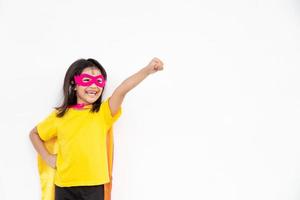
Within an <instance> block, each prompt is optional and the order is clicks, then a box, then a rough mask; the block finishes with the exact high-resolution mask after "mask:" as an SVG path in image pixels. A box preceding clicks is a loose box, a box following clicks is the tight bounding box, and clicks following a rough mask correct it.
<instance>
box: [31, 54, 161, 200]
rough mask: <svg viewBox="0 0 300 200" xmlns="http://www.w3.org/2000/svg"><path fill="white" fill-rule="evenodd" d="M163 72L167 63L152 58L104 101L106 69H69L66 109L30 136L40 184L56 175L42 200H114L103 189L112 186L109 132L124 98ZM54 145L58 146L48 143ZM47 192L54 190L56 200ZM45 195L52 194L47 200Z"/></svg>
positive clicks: (86, 62)
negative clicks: (132, 90)
mask: <svg viewBox="0 0 300 200" xmlns="http://www.w3.org/2000/svg"><path fill="white" fill-rule="evenodd" d="M162 69H163V62H162V61H161V60H160V59H158V58H153V59H152V60H151V61H150V63H149V64H148V65H147V66H146V67H144V68H142V69H141V70H140V71H138V72H137V73H135V74H134V75H132V76H130V77H129V78H127V79H126V80H125V81H123V82H122V84H120V85H119V86H118V87H117V88H116V89H115V91H114V92H113V94H112V95H111V96H110V97H108V98H107V99H106V100H104V101H103V102H102V94H103V90H104V88H105V85H106V79H107V75H106V71H105V69H104V68H103V67H102V65H101V64H100V63H98V62H97V61H96V60H94V59H79V60H77V61H75V62H74V63H73V64H72V65H71V66H70V67H69V69H68V70H67V72H66V75H65V79H64V85H63V92H64V100H63V103H62V105H60V106H59V107H56V108H55V109H54V110H53V111H52V112H51V113H50V115H48V116H47V117H46V118H45V119H44V120H43V121H41V122H40V123H38V124H37V126H36V127H34V128H33V129H32V130H31V132H30V140H31V142H32V144H33V146H34V148H35V150H36V151H37V152H38V156H39V158H40V160H39V172H40V176H41V180H42V181H44V180H45V181H48V182H49V179H51V173H53V182H52V183H53V184H52V186H53V190H51V186H49V184H48V185H42V190H43V191H42V199H53V198H55V200H67V199H68V200H78V199H82V200H103V199H104V197H105V199H110V191H109V193H106V187H104V186H109V184H111V181H112V180H111V167H112V166H111V165H112V163H111V162H112V156H111V155H112V154H111V153H112V149H111V147H109V148H107V144H108V143H107V141H108V138H109V137H110V138H111V137H112V136H111V134H110V135H109V133H110V132H111V130H112V126H113V124H114V123H115V122H116V121H117V119H118V118H119V117H120V115H121V113H122V109H121V104H122V102H123V100H124V97H125V95H126V94H127V93H128V92H129V91H130V90H131V89H133V88H134V87H135V86H136V85H138V84H139V83H140V82H141V81H143V80H144V79H145V78H146V77H147V76H148V75H150V74H152V73H154V72H157V71H159V70H162ZM51 141H54V142H52V144H51V143H49V144H48V143H47V142H51ZM51 145H53V146H51ZM43 163H44V165H43ZM47 167H48V168H49V169H47ZM51 170H52V171H51ZM41 172H43V174H41ZM110 186H111V185H110ZM49 191H54V192H53V193H54V194H53V196H52V197H49V195H50V194H49ZM43 192H47V193H48V195H47V197H46V196H45V195H44V196H43ZM104 193H105V195H104Z"/></svg>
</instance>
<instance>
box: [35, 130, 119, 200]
mask: <svg viewBox="0 0 300 200" xmlns="http://www.w3.org/2000/svg"><path fill="white" fill-rule="evenodd" d="M113 136H114V135H113V128H111V129H110V130H108V132H107V139H106V147H107V155H108V156H107V158H108V170H109V177H110V182H108V183H105V184H104V200H110V199H111V189H112V167H113V154H114V138H113ZM56 140H57V139H56V138H53V139H51V140H49V141H46V142H45V146H46V148H47V150H48V152H49V153H51V154H57V152H58V143H57V142H56ZM37 160H38V170H39V175H40V185H41V189H42V193H41V194H42V200H54V197H55V187H54V176H55V169H53V168H51V167H50V166H48V165H47V164H46V162H45V161H44V160H43V159H42V157H41V156H40V155H39V154H38V157H37Z"/></svg>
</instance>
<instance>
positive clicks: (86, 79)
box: [82, 78, 90, 82]
mask: <svg viewBox="0 0 300 200" xmlns="http://www.w3.org/2000/svg"><path fill="white" fill-rule="evenodd" d="M82 81H83V82H89V81H90V79H89V78H84V79H83V80H82Z"/></svg>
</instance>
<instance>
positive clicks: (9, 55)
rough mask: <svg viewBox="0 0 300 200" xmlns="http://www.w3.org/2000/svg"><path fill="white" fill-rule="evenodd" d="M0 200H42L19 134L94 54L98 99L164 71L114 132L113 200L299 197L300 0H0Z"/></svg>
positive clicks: (140, 89) (127, 106)
mask: <svg viewBox="0 0 300 200" xmlns="http://www.w3.org/2000/svg"><path fill="white" fill-rule="evenodd" d="M0 26H1V27H0V51H1V52H0V55H1V66H0V67H1V78H0V85H1V92H0V93H1V120H0V121H1V130H0V131H1V132H0V134H1V140H0V156H1V157H0V199H1V200H15V199H30V200H38V199H40V188H39V177H38V171H37V163H36V152H35V151H34V149H33V146H32V144H31V143H30V140H29V131H30V130H31V129H32V128H33V127H34V126H35V125H36V124H37V123H38V122H39V121H40V120H42V119H44V118H45V117H46V116H47V115H48V114H49V112H50V111H51V109H52V107H54V106H57V105H58V104H59V103H60V102H61V88H62V83H63V78H64V75H65V72H66V69H67V68H68V67H69V65H70V64H71V63H72V62H74V61H75V60H76V59H78V58H89V57H91V58H95V59H97V60H98V61H99V62H100V63H101V64H102V65H103V66H104V67H105V68H106V70H107V72H108V76H109V77H108V86H107V87H106V91H105V96H106V97H108V96H109V95H111V94H112V92H113V90H114V89H115V88H116V87H117V86H118V84H120V83H121V82H122V81H123V80H124V79H125V78H127V77H128V76H130V75H132V74H133V73H135V72H137V71H138V70H139V69H141V68H142V67H144V66H145V65H147V64H148V62H149V61H150V60H151V59H152V58H153V57H154V56H156V57H159V58H161V59H162V60H163V61H164V63H165V69H164V71H162V72H158V73H157V74H154V75H151V76H149V77H148V78H147V79H146V80H145V81H144V82H142V83H141V84H140V85H139V86H137V87H136V88H135V89H133V90H132V91H131V92H130V93H128V95H127V96H126V99H125V101H124V103H123V115H122V117H121V118H120V119H119V121H118V122H117V123H116V124H115V160H114V161H115V162H114V187H113V200H152V199H172V200H182V199H192V200H194V199H195V200H200V199H205V200H220V199H222V200H253V199H255V200H298V199H300V145H299V144H300V134H299V132H300V127H299V121H300V79H299V74H300V69H299V64H300V59H299V53H300V2H299V1H296V0H228V1H222V0H206V1H200V0H199V1H196V0H194V1H192V0H185V1H183V0H182V1H171V0H169V1H162V0H151V1H138V0H127V1H96V0H95V1H91V0H85V1H71V0H63V1H61V0H60V1H58V0H57V1H38V0H27V1H16V0H1V1H0Z"/></svg>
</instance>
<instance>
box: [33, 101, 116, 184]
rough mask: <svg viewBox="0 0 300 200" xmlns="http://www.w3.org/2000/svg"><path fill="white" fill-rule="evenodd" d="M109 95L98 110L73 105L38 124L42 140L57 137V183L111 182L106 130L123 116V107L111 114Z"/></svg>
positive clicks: (55, 180)
mask: <svg viewBox="0 0 300 200" xmlns="http://www.w3.org/2000/svg"><path fill="white" fill-rule="evenodd" d="M108 101H109V98H108V99H106V100H105V101H104V102H103V103H102V104H101V106H100V109H99V112H94V113H93V112H90V109H89V108H90V107H89V108H84V109H81V110H78V109H74V108H70V109H69V110H68V111H67V112H66V114H65V115H64V116H63V117H62V118H59V117H56V112H57V111H56V110H53V111H52V112H51V113H50V115H49V116H48V117H47V118H45V119H44V120H43V121H41V122H40V123H38V125H37V131H38V134H39V136H40V137H41V139H42V140H44V141H47V140H50V139H52V138H53V137H57V142H58V153H57V160H56V173H55V178H54V184H56V185H58V186H61V187H67V186H88V185H100V184H104V183H108V182H110V178H109V172H108V163H107V151H106V133H107V131H108V130H109V129H110V128H111V126H112V125H113V123H114V122H116V121H117V119H118V118H119V117H120V115H121V113H122V108H121V107H120V109H119V110H118V112H117V114H115V115H114V116H112V115H111V111H110V108H109V104H108Z"/></svg>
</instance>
